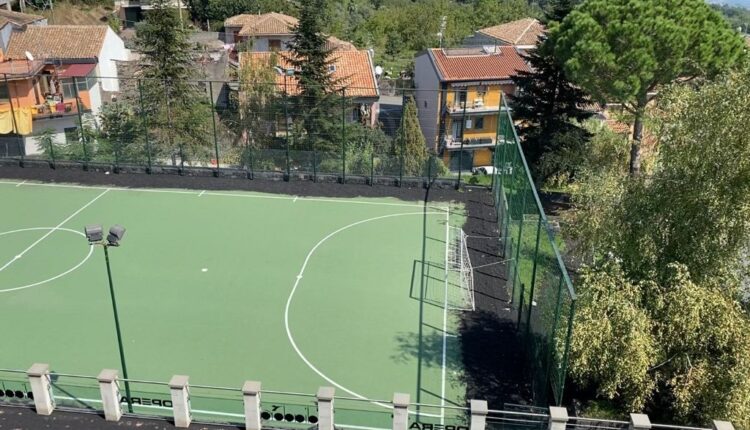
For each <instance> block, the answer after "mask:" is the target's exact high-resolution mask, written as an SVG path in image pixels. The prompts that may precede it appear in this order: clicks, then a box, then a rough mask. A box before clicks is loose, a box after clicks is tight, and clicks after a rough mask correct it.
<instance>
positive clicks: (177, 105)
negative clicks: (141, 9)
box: [135, 0, 213, 163]
mask: <svg viewBox="0 0 750 430" xmlns="http://www.w3.org/2000/svg"><path fill="white" fill-rule="evenodd" d="M151 5H152V9H151V10H149V13H148V14H146V20H145V21H144V22H143V23H141V24H139V25H138V26H137V28H136V30H137V33H136V39H135V40H136V46H137V47H138V49H139V50H140V52H141V53H142V54H143V59H142V60H141V62H140V64H139V68H140V72H141V75H142V76H143V80H142V90H143V94H144V97H143V103H142V104H141V103H140V100H138V106H139V109H142V111H143V112H141V116H142V117H147V118H148V121H149V129H150V132H151V133H152V134H153V135H154V138H155V139H154V142H153V145H152V146H153V147H154V150H155V153H156V155H158V156H162V157H164V156H168V157H171V158H172V160H173V163H176V160H177V159H178V158H179V159H181V160H182V161H187V162H190V161H191V160H198V159H202V160H207V159H208V158H209V157H210V155H211V152H212V151H211V145H210V144H208V142H207V140H208V139H206V137H207V136H209V135H210V133H211V131H210V124H211V115H213V112H212V111H211V109H210V107H209V105H208V97H207V94H206V93H205V91H204V88H203V87H202V86H200V85H198V84H196V82H195V81H194V79H195V78H196V74H195V70H196V67H195V64H194V62H193V51H192V49H191V48H192V45H191V44H190V42H189V40H188V35H187V33H186V31H185V30H183V29H182V26H181V25H180V18H179V15H178V14H177V11H176V10H175V9H174V8H172V7H171V6H170V2H169V1H168V0H154V1H153V2H152V3H151Z"/></svg>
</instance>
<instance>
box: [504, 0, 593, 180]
mask: <svg viewBox="0 0 750 430" xmlns="http://www.w3.org/2000/svg"><path fill="white" fill-rule="evenodd" d="M573 3H574V1H572V0H555V1H554V2H552V3H551V4H550V9H549V12H548V13H547V15H546V18H547V19H546V21H547V24H548V25H550V24H552V25H555V24H556V23H557V22H558V21H559V20H561V19H563V18H564V17H565V16H566V15H567V14H568V13H570V11H571V10H572V8H573ZM555 48H556V45H555V40H554V39H548V38H543V39H542V40H540V44H539V46H538V48H537V49H535V50H533V51H531V52H530V53H528V54H526V55H525V59H526V61H527V62H528V63H529V65H530V66H531V70H530V71H528V72H527V71H520V72H518V74H517V75H516V76H515V77H513V82H514V83H515V84H516V86H517V88H518V90H519V91H518V95H517V96H513V97H512V102H513V108H514V118H515V119H517V120H521V121H523V122H524V123H525V126H524V127H523V128H521V129H520V134H521V137H522V138H523V141H522V142H523V143H522V144H523V147H524V148H523V149H524V155H525V156H526V157H527V159H528V161H529V162H530V163H531V165H532V166H533V168H534V171H535V176H536V180H537V181H538V182H540V183H541V182H545V181H546V180H547V179H548V178H549V177H550V176H553V175H556V174H559V173H562V172H564V173H567V174H568V175H569V176H570V175H572V174H573V173H574V172H575V170H576V166H571V165H568V166H563V165H562V164H551V163H547V164H546V165H545V166H544V168H542V166H541V165H540V162H541V160H542V158H543V157H544V156H545V155H547V157H546V158H547V159H549V158H555V154H554V153H563V152H570V151H575V150H576V148H580V147H581V146H585V142H586V141H587V140H588V139H589V137H590V135H589V133H588V131H587V130H586V129H585V128H584V127H582V126H581V122H582V121H584V120H585V119H587V118H589V117H591V115H592V114H591V112H590V111H588V110H586V109H584V106H585V105H586V104H588V102H589V99H588V97H587V95H586V94H585V93H584V92H583V91H582V90H581V89H580V88H579V87H578V86H576V85H574V84H573V83H571V82H570V81H568V79H567V78H566V76H565V72H564V70H563V67H562V64H561V63H560V62H559V61H558V59H557V53H556V49H555ZM550 153H553V154H550ZM550 155H551V157H550ZM557 155H560V154H557ZM556 158H558V160H562V159H565V157H559V156H558V157H556ZM554 167H558V168H559V169H555V168H554Z"/></svg>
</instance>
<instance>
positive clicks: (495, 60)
mask: <svg viewBox="0 0 750 430" xmlns="http://www.w3.org/2000/svg"><path fill="white" fill-rule="evenodd" d="M428 52H429V54H430V58H431V59H432V62H433V64H435V66H436V68H437V69H438V73H439V75H440V78H441V80H443V81H468V80H474V79H484V80H486V79H509V78H510V77H511V76H513V75H515V74H516V72H518V71H528V70H529V66H528V65H527V64H526V63H525V62H524V61H523V58H522V57H521V55H520V54H519V53H518V52H517V51H516V49H515V48H514V47H512V46H498V47H497V48H496V51H495V52H491V53H487V52H485V51H484V50H483V49H481V48H464V49H439V48H433V49H430V50H429V51H428Z"/></svg>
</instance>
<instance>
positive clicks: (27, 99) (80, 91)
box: [0, 25, 129, 155]
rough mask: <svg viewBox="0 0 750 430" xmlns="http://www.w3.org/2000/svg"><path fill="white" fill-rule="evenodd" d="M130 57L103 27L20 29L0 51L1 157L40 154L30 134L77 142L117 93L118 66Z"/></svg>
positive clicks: (28, 27) (32, 27)
mask: <svg viewBox="0 0 750 430" xmlns="http://www.w3.org/2000/svg"><path fill="white" fill-rule="evenodd" d="M128 57H129V53H128V50H127V49H126V48H125V45H124V43H123V41H122V39H120V37H119V36H117V34H115V32H114V31H112V29H111V28H110V27H109V26H106V25H94V26H88V25H25V26H22V27H20V28H15V29H14V30H13V31H12V32H11V33H10V37H9V40H8V44H7V46H4V47H3V49H2V53H0V137H1V139H0V153H6V154H8V155H11V154H12V155H33V154H36V153H38V152H40V148H39V147H38V144H37V139H36V138H35V137H34V136H35V135H39V134H41V133H42V132H43V131H46V130H51V132H52V138H53V140H54V141H55V142H57V143H61V144H64V143H66V142H68V143H70V142H71V141H78V139H79V137H78V136H79V135H80V126H81V124H82V123H84V124H85V123H90V122H94V123H95V122H96V121H97V115H98V114H99V112H100V110H101V107H102V105H103V103H104V102H105V101H107V98H108V97H111V94H113V93H116V92H118V91H119V81H118V79H117V77H118V76H117V62H118V61H125V60H128Z"/></svg>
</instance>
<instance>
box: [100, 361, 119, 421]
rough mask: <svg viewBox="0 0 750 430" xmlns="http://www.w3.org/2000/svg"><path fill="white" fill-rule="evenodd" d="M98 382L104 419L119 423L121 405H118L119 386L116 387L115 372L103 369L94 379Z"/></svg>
mask: <svg viewBox="0 0 750 430" xmlns="http://www.w3.org/2000/svg"><path fill="white" fill-rule="evenodd" d="M96 379H97V380H98V381H99V392H100V393H101V396H102V406H103V407H104V419H106V420H107V421H120V417H122V405H121V404H120V386H119V385H117V370H114V369H104V370H102V371H101V372H99V376H97V377H96Z"/></svg>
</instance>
